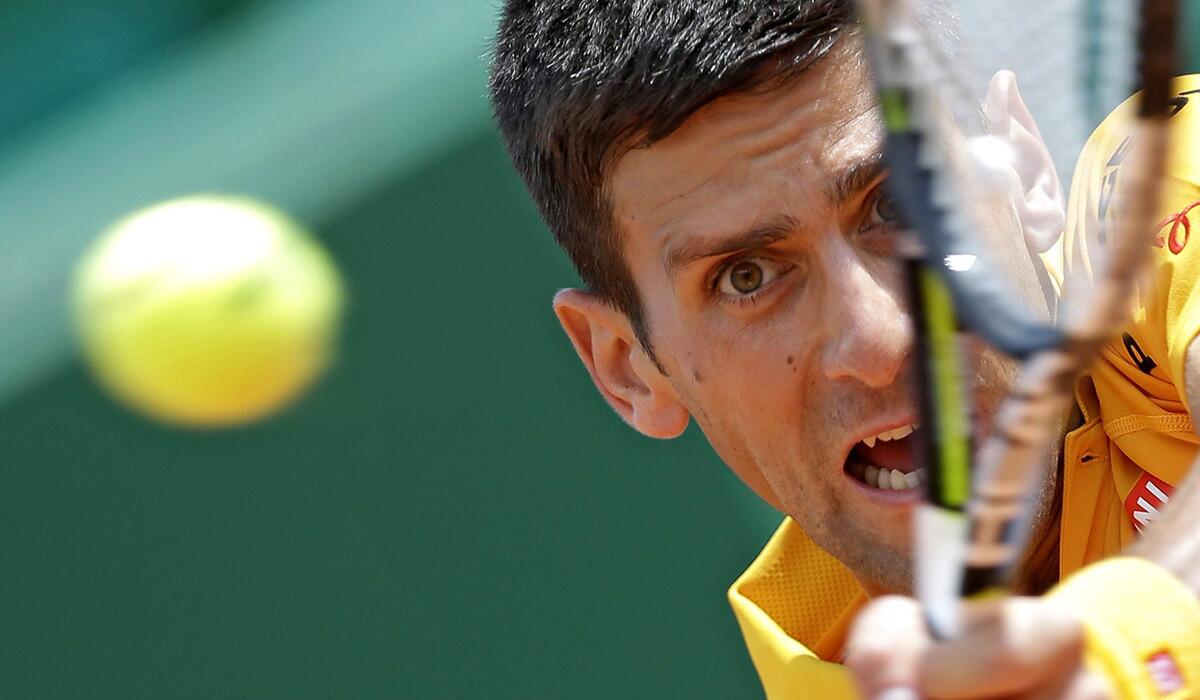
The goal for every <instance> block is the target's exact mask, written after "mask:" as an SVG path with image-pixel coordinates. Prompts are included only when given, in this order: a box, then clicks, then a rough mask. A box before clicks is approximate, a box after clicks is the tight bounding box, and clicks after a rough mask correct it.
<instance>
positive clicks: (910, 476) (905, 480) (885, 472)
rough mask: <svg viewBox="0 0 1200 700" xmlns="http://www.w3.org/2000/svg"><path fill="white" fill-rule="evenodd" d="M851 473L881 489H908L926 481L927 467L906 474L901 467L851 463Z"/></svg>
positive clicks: (867, 483)
mask: <svg viewBox="0 0 1200 700" xmlns="http://www.w3.org/2000/svg"><path fill="white" fill-rule="evenodd" d="M850 473H851V474H853V475H854V476H855V477H856V478H858V480H859V481H861V482H863V483H865V484H866V485H867V486H870V487H872V488H877V489H879V490H881V491H907V490H909V489H915V488H917V487H918V486H920V485H921V484H923V483H925V468H924V467H921V468H919V469H914V470H913V471H911V472H909V473H907V474H905V473H904V472H902V471H900V470H899V469H887V468H886V467H885V468H880V467H877V466H875V465H873V464H859V463H856V462H851V463H850Z"/></svg>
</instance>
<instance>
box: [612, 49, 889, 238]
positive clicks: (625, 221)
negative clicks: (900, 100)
mask: <svg viewBox="0 0 1200 700" xmlns="http://www.w3.org/2000/svg"><path fill="white" fill-rule="evenodd" d="M871 87H872V86H871V84H870V80H869V77H868V76H867V73H866V71H865V68H864V66H863V62H862V61H861V60H860V58H859V54H858V52H856V51H843V52H836V53H834V54H831V55H830V56H828V57H826V58H825V59H824V60H823V61H821V62H820V63H818V64H817V65H815V66H813V67H812V68H810V69H809V70H807V71H806V72H804V73H803V74H801V75H800V76H799V77H797V78H795V79H793V80H791V81H789V82H788V83H786V84H784V85H782V86H779V87H775V88H773V89H771V90H769V91H760V92H755V93H749V94H735V95H730V96H727V97H722V98H720V99H718V100H715V101H714V102H712V103H710V104H709V105H706V106H705V107H703V108H702V109H700V110H699V111H697V112H696V113H695V114H693V115H692V116H691V117H690V118H689V119H688V120H687V121H685V122H684V124H683V125H682V126H681V127H680V128H679V129H678V130H676V131H675V132H674V133H672V134H671V135H670V136H669V137H667V138H665V139H663V140H661V141H658V142H656V143H654V144H652V145H650V146H648V147H645V148H638V149H634V150H631V151H629V152H628V153H626V154H624V155H623V156H622V157H621V158H620V159H619V160H618V161H617V162H616V165H615V167H614V168H613V170H612V173H611V175H610V182H609V191H610V194H611V198H612V199H611V201H612V205H613V209H614V214H615V218H616V221H617V224H618V226H619V227H620V228H621V230H622V233H623V235H624V236H626V237H627V238H628V237H633V238H643V237H646V238H648V239H650V240H649V241H647V242H650V241H656V242H658V243H660V244H661V243H662V239H663V238H665V237H669V236H670V235H671V234H672V232H676V231H678V230H693V229H695V228H696V227H697V226H700V225H703V226H705V227H712V226H713V225H720V224H723V223H734V222H733V221H726V219H736V220H737V221H739V222H741V223H743V224H744V223H745V219H746V217H753V216H756V215H759V214H762V215H767V214H768V212H766V211H764V209H767V208H773V207H778V206H780V204H781V203H782V201H783V198H784V197H787V198H788V199H790V200H796V199H809V198H812V197H823V196H824V189H825V185H826V184H827V182H828V178H829V176H830V175H831V174H832V173H833V172H835V171H837V170H838V169H839V168H841V167H843V166H844V165H845V164H846V163H850V162H853V161H855V160H861V159H863V158H866V157H868V156H869V155H870V154H872V153H874V152H876V151H877V150H878V148H879V139H880V129H879V125H878V121H877V118H876V116H875V111H874V109H873V107H874V97H873V95H874V93H873V90H872V89H871ZM794 213H795V212H790V214H794ZM629 242H630V241H628V240H627V247H628V243H629ZM655 247H659V246H655Z"/></svg>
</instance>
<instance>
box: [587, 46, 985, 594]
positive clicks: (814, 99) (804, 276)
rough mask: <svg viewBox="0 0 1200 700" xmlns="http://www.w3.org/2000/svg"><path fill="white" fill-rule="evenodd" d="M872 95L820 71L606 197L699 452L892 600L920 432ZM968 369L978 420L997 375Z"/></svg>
mask: <svg viewBox="0 0 1200 700" xmlns="http://www.w3.org/2000/svg"><path fill="white" fill-rule="evenodd" d="M870 85H871V83H870V81H869V79H867V78H866V77H865V72H864V68H863V66H862V63H861V60H860V58H859V56H858V55H857V54H856V53H854V52H853V51H844V52H841V53H837V54H834V55H831V56H830V57H828V58H827V59H825V60H824V61H822V63H820V64H818V65H817V66H814V67H813V68H811V69H810V70H809V71H808V72H807V73H805V74H804V75H803V76H802V77H801V78H800V79H798V80H795V81H792V82H791V83H789V84H788V85H786V86H784V87H781V88H778V89H774V90H770V91H765V92H762V93H758V94H751V95H737V96H730V97H726V98H722V99H720V100H717V101H716V102H714V103H712V104H711V105H708V106H706V107H705V108H704V109H702V110H700V111H699V112H697V113H696V114H694V115H693V116H692V117H691V118H690V119H689V120H688V121H687V122H686V123H685V124H684V125H683V126H682V127H681V128H680V129H679V130H678V131H676V132H675V133H674V134H672V135H671V136H670V137H669V138H667V139H664V140H662V141H660V142H657V143H655V144H654V145H652V146H650V147H648V148H642V149H636V150H633V151H631V152H629V153H627V154H625V155H623V156H622V157H621V158H620V159H619V160H618V161H617V163H616V165H615V168H614V170H613V172H612V174H611V180H610V186H611V199H612V204H613V207H614V214H615V218H616V223H617V226H618V228H619V230H620V231H621V235H622V237H623V243H624V252H625V258H626V261H627V263H628V265H629V266H630V269H631V272H632V275H633V277H634V280H635V282H636V284H637V287H638V289H639V292H640V295H641V299H642V303H643V306H644V309H645V313H646V318H647V322H648V327H649V330H650V339H651V342H652V344H653V346H654V349H655V351H656V354H657V355H658V357H659V359H660V361H661V362H662V364H663V366H664V368H665V369H666V370H667V374H668V379H669V381H670V383H671V386H672V387H673V388H674V390H675V392H676V393H677V394H678V396H679V398H680V400H681V401H682V402H683V403H684V404H685V406H686V408H687V410H688V411H689V412H690V413H691V415H692V416H693V417H694V418H695V420H696V421H697V423H698V424H699V425H700V427H701V428H702V429H703V430H704V433H705V435H706V436H707V437H708V439H709V441H710V442H711V444H712V445H713V447H714V448H715V449H716V450H717V452H718V453H719V454H720V456H721V457H722V458H723V459H724V461H725V462H726V463H727V464H728V465H729V466H730V467H731V468H732V469H733V470H734V471H735V472H736V473H737V474H738V475H739V476H740V477H741V478H742V479H743V480H744V481H745V482H746V483H747V484H749V485H750V486H751V487H752V488H754V489H755V490H756V491H757V492H758V493H759V494H760V495H761V496H763V497H765V498H766V499H767V500H769V501H770V502H772V503H773V504H774V505H776V506H777V507H779V508H781V509H782V510H783V511H784V512H786V513H787V514H789V515H790V516H792V517H793V518H794V519H795V520H796V522H797V523H798V524H799V525H800V526H801V527H802V528H803V529H804V530H805V531H806V532H807V533H808V535H809V536H810V537H812V538H813V540H814V541H815V542H816V543H817V544H818V545H820V546H821V547H822V548H824V549H826V550H827V551H829V552H831V553H833V554H834V555H835V556H837V557H838V558H840V559H841V560H842V561H843V562H844V563H846V564H847V565H848V566H850V568H851V569H852V570H854V571H855V572H856V573H857V574H858V575H859V577H860V579H862V580H863V581H864V582H866V583H868V584H869V585H872V586H877V587H879V588H884V589H890V590H897V591H904V590H908V589H909V587H910V583H909V582H910V580H911V570H912V569H911V566H912V565H911V558H912V557H911V546H912V545H911V534H910V532H911V523H910V513H911V509H912V507H913V505H914V503H915V502H916V501H917V500H918V499H919V496H920V490H919V489H916V488H911V487H910V486H911V485H913V484H915V483H917V482H918V481H919V479H920V476H919V474H918V472H919V469H918V468H919V467H920V465H918V464H916V463H914V459H913V449H912V447H913V446H912V443H913V442H914V440H913V439H912V438H911V436H909V437H903V435H904V433H905V432H906V431H907V430H908V429H909V428H910V427H911V426H912V425H913V424H914V423H916V422H917V421H918V420H919V419H918V414H917V405H916V399H915V395H914V388H913V383H912V373H913V370H914V365H913V363H914V358H913V357H912V331H911V329H910V321H909V318H908V315H907V311H906V309H905V300H904V293H903V286H902V278H901V274H900V269H899V265H898V264H897V262H896V260H895V257H894V243H895V238H896V230H895V227H894V219H895V212H894V210H893V208H892V206H891V205H890V203H889V202H888V201H887V200H886V199H884V198H882V197H881V191H880V186H881V185H882V183H883V181H884V179H885V176H886V171H885V166H884V163H883V161H882V158H881V155H880V153H881V138H882V132H881V127H880V124H879V123H878V121H877V117H876V113H875V110H874V103H873V98H874V94H873V92H872V90H871V87H870ZM976 360H977V363H976V371H977V373H978V375H979V376H978V377H976V380H975V383H976V396H975V397H974V398H975V401H976V408H977V413H978V415H979V418H980V419H981V420H987V419H988V416H990V414H991V411H992V409H993V407H994V406H995V404H996V403H997V401H998V399H999V397H1000V396H1001V395H1002V393H1003V391H1004V389H1005V387H1006V382H1007V378H1008V376H1009V368H1008V367H1007V366H1006V365H1005V364H1004V363H1002V362H1000V361H998V360H997V359H996V358H995V357H994V356H992V355H989V354H987V353H980V354H979V355H978V357H977V358H976ZM888 433H892V435H894V436H895V439H892V440H890V441H885V440H883V439H881V438H878V437H877V436H880V435H881V434H883V435H885V436H886V435H887V434H888ZM872 438H876V439H875V440H872ZM869 442H874V446H869V445H868V444H867V443H869ZM883 470H887V472H888V473H887V474H884V476H883V477H882V478H883V479H884V480H885V482H886V483H885V484H884V487H882V488H881V486H880V479H881V477H880V472H881V471H883ZM892 471H895V472H897V475H891V474H890V472H892ZM893 482H895V483H894V485H895V486H902V488H900V489H895V488H892V486H893Z"/></svg>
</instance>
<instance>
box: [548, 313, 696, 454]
mask: <svg viewBox="0 0 1200 700" xmlns="http://www.w3.org/2000/svg"><path fill="white" fill-rule="evenodd" d="M554 314H555V315H556V316H558V322H559V323H561V324H562V327H563V330H565V331H566V332H567V337H568V338H570V339H571V345H573V346H575V352H576V353H578V354H579V359H580V360H582V361H583V365H584V366H585V367H587V370H588V373H589V374H591V375H592V381H593V382H595V384H596V388H597V389H599V390H600V393H601V394H602V395H603V396H604V398H605V400H607V401H608V405H610V406H612V408H613V410H614V411H616V412H617V415H619V416H621V418H622V419H624V421H625V422H626V423H628V424H629V425H630V426H632V427H633V428H634V429H635V430H637V431H638V432H640V433H642V434H643V435H646V436H649V437H653V438H663V439H667V438H673V437H678V436H679V435H681V434H682V433H683V431H684V430H685V429H687V426H688V421H689V420H690V418H691V416H690V415H689V414H688V411H687V409H686V408H684V406H683V402H681V401H680V400H679V396H678V395H677V394H676V393H675V388H674V387H672V386H671V383H670V382H669V381H667V377H666V376H665V375H663V373H662V372H661V371H659V369H658V367H657V366H656V365H655V363H654V361H653V360H651V358H650V356H649V355H648V354H647V353H646V351H645V350H644V349H643V348H642V345H641V343H639V342H638V340H637V336H636V335H635V334H634V333H633V328H632V326H631V325H630V323H629V319H628V318H627V317H626V316H625V314H624V313H622V312H621V311H618V310H617V309H615V308H613V307H612V306H611V305H609V304H608V303H607V302H605V301H604V300H602V299H601V298H600V297H598V296H596V295H595V294H591V293H588V292H584V291H580V290H578V289H564V290H562V291H560V292H559V293H558V294H556V295H555V296H554Z"/></svg>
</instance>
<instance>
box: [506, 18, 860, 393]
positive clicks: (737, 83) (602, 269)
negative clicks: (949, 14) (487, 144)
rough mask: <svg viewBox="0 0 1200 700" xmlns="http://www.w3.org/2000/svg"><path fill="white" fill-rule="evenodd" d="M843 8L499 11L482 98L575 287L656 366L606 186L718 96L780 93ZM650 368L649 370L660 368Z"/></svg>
mask: <svg viewBox="0 0 1200 700" xmlns="http://www.w3.org/2000/svg"><path fill="white" fill-rule="evenodd" d="M850 6H851V2H850V0H507V2H506V3H505V6H504V11H503V16H502V17H501V19H500V24H499V28H498V30H497V36H496V44H495V48H494V52H493V60H492V72H491V83H490V87H491V90H490V92H491V99H492V104H493V108H494V110H495V116H496V119H497V121H498V122H499V125H500V130H501V132H502V133H503V136H504V140H505V144H506V146H507V148H508V152H509V155H510V157H511V158H512V161H513V163H514V165H515V166H516V169H517V171H518V172H519V173H520V175H521V177H522V178H523V179H524V180H525V184H526V186H527V187H528V188H529V191H530V192H531V193H532V195H533V199H534V200H535V201H536V203H537V205H538V208H539V209H540V210H541V213H542V217H543V218H544V220H545V221H546V224H547V225H548V226H549V228H550V230H551V232H553V234H554V236H555V238H556V239H557V240H558V243H559V245H561V246H562V247H563V249H565V250H566V252H567V254H568V255H569V256H570V257H571V260H572V262H573V263H574V264H575V269H576V270H577V271H578V272H579V275H580V277H581V278H582V279H583V283H584V284H585V285H587V287H588V288H589V289H590V290H591V291H593V292H594V293H596V294H598V295H599V296H600V297H601V298H603V299H604V300H605V301H607V302H608V303H610V304H612V305H613V306H615V307H616V308H618V309H619V310H621V311H623V312H624V313H625V315H626V316H628V318H629V320H630V322H631V325H632V326H633V329H634V332H635V333H637V336H638V340H639V342H640V343H641V345H642V346H643V347H644V348H645V349H646V351H647V352H648V353H649V354H650V356H651V358H653V359H654V360H655V362H657V358H655V356H654V351H653V348H652V346H651V343H650V337H649V332H648V329H647V327H646V321H645V314H644V311H643V308H642V304H641V300H640V298H639V296H638V291H637V288H636V287H635V286H634V283H633V277H632V275H631V273H630V271H629V266H628V265H627V264H626V261H625V259H624V257H623V256H622V252H621V250H622V249H621V239H620V234H619V232H618V231H617V228H616V224H615V222H614V220H613V216H612V207H611V205H610V203H609V202H608V197H607V192H606V187H605V181H606V176H607V173H608V169H609V167H610V166H611V165H612V163H613V162H614V161H615V160H616V159H617V158H618V157H619V156H620V154H621V153H623V152H624V150H622V149H628V148H636V147H639V146H648V145H650V144H653V143H654V142H656V141H658V140H661V139H663V138H665V137H667V136H669V135H670V134H671V133H672V132H673V131H675V129H677V128H678V127H679V126H680V125H681V124H682V123H683V122H684V121H685V120H686V119H687V118H688V117H689V116H691V115H692V114H693V113H694V112H696V110H698V109H699V108H700V107H702V106H704V105H705V104H707V103H709V102H711V101H712V100H714V99H716V98H717V97H719V96H722V95H725V94H728V93H732V92H739V91H746V90H752V89H755V88H759V87H764V86H768V85H773V84H774V83H775V82H777V81H785V80H787V79H789V78H791V77H793V76H795V75H797V74H799V73H800V72H801V71H803V70H805V69H807V68H808V67H809V66H811V65H813V64H814V63H815V62H817V61H818V60H820V59H821V58H822V57H823V56H825V55H826V54H827V53H828V52H829V51H830V49H831V48H832V47H833V45H834V44H835V43H836V41H837V39H838V37H839V36H840V35H841V34H842V33H843V30H844V29H845V28H846V27H847V26H848V25H850V24H851V22H852V17H853V13H852V11H851V7H850ZM660 369H661V365H660Z"/></svg>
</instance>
